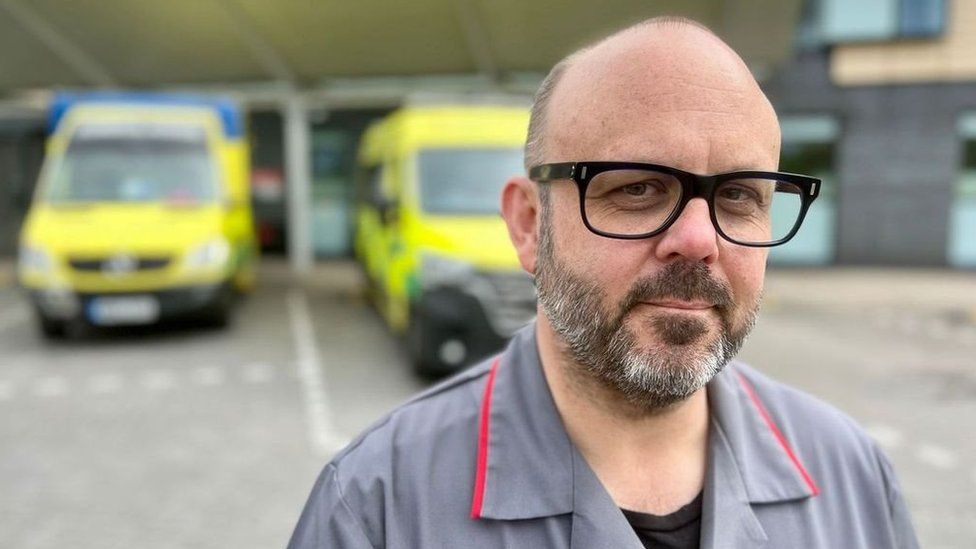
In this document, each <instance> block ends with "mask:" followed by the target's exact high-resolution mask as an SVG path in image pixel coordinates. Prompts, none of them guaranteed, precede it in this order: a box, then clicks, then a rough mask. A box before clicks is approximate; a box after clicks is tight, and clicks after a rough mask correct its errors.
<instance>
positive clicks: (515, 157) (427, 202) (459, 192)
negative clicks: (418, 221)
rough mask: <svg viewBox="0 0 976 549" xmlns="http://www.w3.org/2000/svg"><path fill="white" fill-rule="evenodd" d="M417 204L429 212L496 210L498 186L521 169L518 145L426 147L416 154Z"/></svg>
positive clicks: (485, 211) (497, 209) (462, 212)
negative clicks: (464, 147) (418, 201)
mask: <svg viewBox="0 0 976 549" xmlns="http://www.w3.org/2000/svg"><path fill="white" fill-rule="evenodd" d="M417 163H418V168H419V169H418V173H419V184H420V205H421V208H422V209H423V210H424V211H425V212H428V213H433V214H448V215H451V214H460V215H470V214H482V215H489V214H497V213H498V212H499V210H500V206H499V204H500V202H501V190H502V187H504V186H505V182H506V181H508V178H510V177H511V176H513V175H518V174H522V173H524V171H525V170H524V168H523V166H522V149H521V148H520V147H511V148H478V149H460V148H458V149H453V148H452V149H426V150H422V151H420V154H419V155H418V162H417Z"/></svg>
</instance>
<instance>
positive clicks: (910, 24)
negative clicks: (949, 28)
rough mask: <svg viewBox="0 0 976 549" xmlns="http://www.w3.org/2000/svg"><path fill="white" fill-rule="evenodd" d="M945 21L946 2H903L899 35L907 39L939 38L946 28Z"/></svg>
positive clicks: (915, 0)
mask: <svg viewBox="0 0 976 549" xmlns="http://www.w3.org/2000/svg"><path fill="white" fill-rule="evenodd" d="M944 20H945V0H901V13H899V14H898V31H899V35H901V36H904V37H906V38H911V37H919V38H924V37H929V36H938V35H940V34H942V29H943V28H944V27H945V22H944Z"/></svg>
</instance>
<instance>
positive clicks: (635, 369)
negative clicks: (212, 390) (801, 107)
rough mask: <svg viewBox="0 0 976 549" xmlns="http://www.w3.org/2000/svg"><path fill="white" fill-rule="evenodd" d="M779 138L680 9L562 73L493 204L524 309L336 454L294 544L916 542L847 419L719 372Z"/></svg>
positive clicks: (705, 34) (757, 241)
mask: <svg viewBox="0 0 976 549" xmlns="http://www.w3.org/2000/svg"><path fill="white" fill-rule="evenodd" d="M779 146H780V135H779V126H778V123H777V120H776V115H775V113H774V112H773V109H772V107H771V106H770V104H769V102H768V101H767V99H766V97H765V96H764V95H763V93H762V92H761V91H760V89H759V87H758V85H757V84H756V82H755V80H754V79H753V78H752V76H751V75H750V73H749V71H748V69H747V68H746V66H745V64H744V63H743V62H742V60H741V59H739V57H738V56H737V55H736V54H735V53H734V52H733V51H732V50H731V49H730V48H729V47H728V46H726V45H725V44H724V43H723V42H722V41H721V40H720V39H718V38H717V37H715V36H714V35H713V34H711V32H709V31H708V30H707V29H705V28H703V27H701V26H700V25H698V24H696V23H694V22H691V21H688V20H683V19H675V18H658V19H652V20H650V21H648V22H645V23H642V24H640V25H637V26H634V27H631V28H628V29H625V30H623V31H621V32H619V33H617V34H615V35H613V36H611V37H609V38H607V39H605V40H603V41H601V42H599V43H597V44H595V45H593V46H590V47H588V48H585V49H583V50H581V51H579V52H577V53H575V54H573V55H571V56H570V57H569V58H567V59H566V60H564V61H563V62H561V63H560V64H559V65H557V66H556V67H555V68H554V69H553V71H552V73H550V75H549V77H548V78H547V79H546V81H545V82H544V83H543V85H542V87H541V89H540V90H539V92H538V94H537V96H536V102H535V105H534V108H533V114H532V121H531V123H530V129H529V140H528V143H527V145H526V163H527V166H528V167H529V168H530V169H529V176H530V177H529V178H523V177H516V178H513V179H512V180H510V181H509V182H508V184H507V186H506V187H505V189H504V191H503V196H502V212H503V214H504V217H505V220H506V222H507V223H508V228H509V234H510V236H511V239H512V242H513V244H514V246H515V248H516V250H517V252H518V255H519V258H520V260H521V262H522V265H523V267H524V268H525V269H526V270H527V271H529V272H530V273H533V274H535V276H536V283H537V287H538V290H539V314H538V318H537V321H536V322H535V323H534V324H533V325H531V326H529V327H527V328H526V329H525V330H523V331H522V332H520V333H519V334H517V335H516V336H515V338H514V339H513V341H512V342H511V344H510V345H509V346H508V348H507V349H506V350H505V351H504V352H503V353H502V354H501V355H500V357H498V358H496V359H493V360H490V361H488V362H487V363H485V364H482V365H480V366H477V367H474V368H473V369H471V370H469V371H467V372H465V373H463V374H461V375H459V376H457V377H455V378H453V379H451V380H449V381H447V382H445V383H443V384H441V385H439V386H437V387H435V388H433V389H432V390H430V391H428V392H426V393H425V394H422V395H421V396H419V397H417V398H416V399H414V400H412V401H411V402H410V403H408V404H406V405H404V406H402V407H401V408H399V409H398V410H396V411H394V412H393V413H392V414H391V415H390V416H388V417H387V418H386V419H384V420H382V421H381V422H379V423H378V424H377V425H375V426H374V427H372V428H371V429H370V430H368V431H367V432H366V433H365V434H363V435H362V436H360V437H359V438H358V439H357V440H356V441H354V442H353V443H352V444H351V445H350V446H349V448H347V449H346V450H344V451H343V452H341V453H340V454H339V455H338V456H336V457H335V459H333V461H332V462H331V463H330V464H329V465H327V466H326V468H325V470H324V471H323V473H322V475H321V476H320V478H319V480H318V482H317V484H316V485H315V487H314V489H313V492H312V495H311V497H310V499H309V502H308V504H307V506H306V508H305V511H304V513H303V515H302V518H301V520H300V522H299V524H298V527H297V529H296V531H295V533H294V536H293V538H292V540H291V547H293V548H295V549H299V548H312V547H388V548H399V547H465V548H468V547H532V548H535V547H577V548H605V547H642V546H644V547H681V548H691V547H710V548H711V547H715V548H717V547H749V548H754V547H770V548H772V547H776V548H781V547H789V548H792V547H805V548H806V547H824V548H828V547H829V548H837V547H844V548H850V547H865V548H867V547H870V548H883V547H915V546H916V545H917V543H916V541H915V536H914V533H913V530H912V527H911V524H910V520H909V517H908V513H907V510H906V507H905V504H904V502H903V500H902V498H901V496H900V493H899V489H898V485H897V483H896V481H895V478H894V474H893V472H892V469H891V466H890V465H889V463H888V461H887V459H886V458H885V457H884V456H883V455H882V453H881V452H880V450H878V448H877V447H876V446H875V445H874V444H873V443H872V442H871V441H870V440H869V439H868V437H866V436H865V435H864V433H863V432H862V431H861V430H860V429H859V428H858V427H857V426H856V425H855V424H854V423H853V422H852V421H851V420H850V419H848V418H847V417H846V416H844V415H842V414H841V413H839V412H837V411H835V410H834V409H832V408H830V407H829V406H827V405H825V404H823V403H821V402H819V401H817V400H815V399H813V398H811V397H809V396H806V395H804V394H801V393H799V392H797V391H795V390H793V389H790V388H787V387H784V386H782V385H780V384H778V383H776V382H774V381H771V380H769V379H768V378H766V377H764V376H762V375H761V374H759V373H757V372H756V371H754V370H752V369H750V368H749V367H747V366H745V365H743V364H739V363H730V360H731V359H732V358H733V356H734V355H735V354H736V352H737V351H738V349H739V348H740V346H741V344H742V342H743V340H744V339H745V337H746V335H747V334H748V332H749V330H750V329H751V327H752V325H753V323H754V320H755V317H756V314H757V311H758V308H759V302H760V298H761V294H762V287H763V277H764V272H765V261H766V255H767V250H768V247H769V246H772V245H778V244H781V243H783V242H785V241H786V240H788V239H789V238H790V237H791V236H792V234H793V233H795V231H796V229H797V228H798V227H799V224H800V223H801V222H802V219H803V215H804V213H805V212H806V208H807V207H808V206H809V205H810V203H811V201H812V200H813V199H814V198H815V197H816V194H817V191H818V187H819V181H817V180H816V179H812V178H808V177H804V176H795V175H789V174H776V173H774V172H775V170H776V168H777V165H778V157H779ZM694 174H713V175H709V176H699V175H694ZM715 174H718V175H715Z"/></svg>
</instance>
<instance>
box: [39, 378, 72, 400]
mask: <svg viewBox="0 0 976 549" xmlns="http://www.w3.org/2000/svg"><path fill="white" fill-rule="evenodd" d="M67 393H68V380H67V379H65V378H63V377H61V376H50V377H45V378H43V379H41V380H40V381H38V382H37V383H36V384H34V394H35V395H37V396H39V397H42V398H52V397H59V396H64V395H65V394H67Z"/></svg>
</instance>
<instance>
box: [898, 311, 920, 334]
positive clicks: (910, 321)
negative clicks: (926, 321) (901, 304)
mask: <svg viewBox="0 0 976 549" xmlns="http://www.w3.org/2000/svg"><path fill="white" fill-rule="evenodd" d="M919 324H921V322H920V321H919V320H918V318H916V317H915V315H913V314H911V313H906V314H904V315H902V316H901V318H899V319H898V329H899V330H901V331H902V332H906V333H914V332H917V331H918V328H919Z"/></svg>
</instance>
